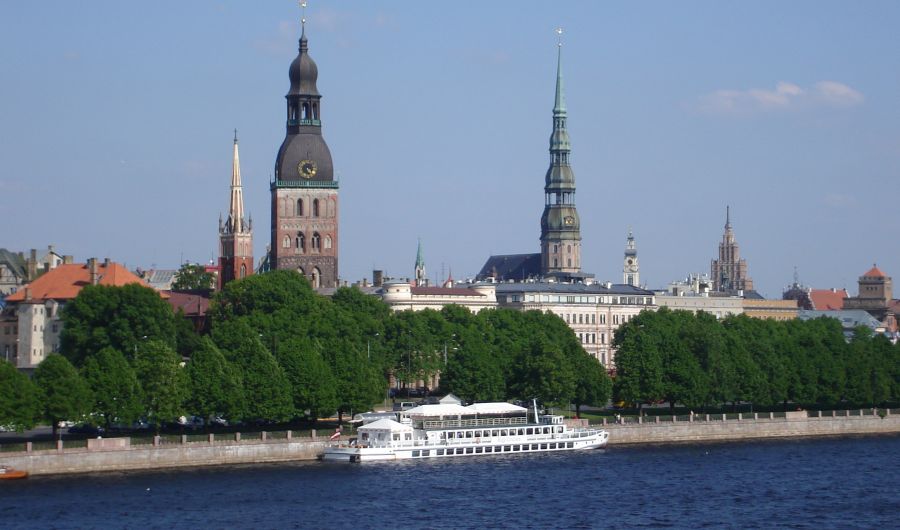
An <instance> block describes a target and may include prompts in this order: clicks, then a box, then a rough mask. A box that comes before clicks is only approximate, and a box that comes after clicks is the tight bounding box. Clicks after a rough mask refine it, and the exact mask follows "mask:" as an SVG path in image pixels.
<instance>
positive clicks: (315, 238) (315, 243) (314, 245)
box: [310, 232, 322, 252]
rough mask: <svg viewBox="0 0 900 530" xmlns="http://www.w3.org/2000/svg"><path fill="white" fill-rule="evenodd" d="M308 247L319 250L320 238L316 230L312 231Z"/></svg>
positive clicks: (315, 250) (314, 250) (320, 245)
mask: <svg viewBox="0 0 900 530" xmlns="http://www.w3.org/2000/svg"><path fill="white" fill-rule="evenodd" d="M310 248H311V249H312V251H313V252H318V251H319V250H321V248H322V238H321V237H320V236H319V233H318V232H313V236H312V241H311V244H310Z"/></svg>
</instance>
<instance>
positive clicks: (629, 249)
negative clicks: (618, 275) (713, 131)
mask: <svg viewBox="0 0 900 530" xmlns="http://www.w3.org/2000/svg"><path fill="white" fill-rule="evenodd" d="M622 282H623V283H624V284H625V285H633V286H635V287H640V285H641V273H640V268H639V266H638V256H637V248H636V247H635V246H634V234H633V233H632V232H631V229H629V230H628V239H627V240H626V242H625V258H624V260H623V262H622Z"/></svg>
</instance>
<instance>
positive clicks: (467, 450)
mask: <svg viewBox="0 0 900 530" xmlns="http://www.w3.org/2000/svg"><path fill="white" fill-rule="evenodd" d="M472 449H474V447H466V454H468V455H470V454H472Z"/></svg>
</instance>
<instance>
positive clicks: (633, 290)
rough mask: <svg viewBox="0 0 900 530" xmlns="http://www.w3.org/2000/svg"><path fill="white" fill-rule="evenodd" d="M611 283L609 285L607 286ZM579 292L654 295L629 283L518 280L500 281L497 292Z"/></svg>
mask: <svg viewBox="0 0 900 530" xmlns="http://www.w3.org/2000/svg"><path fill="white" fill-rule="evenodd" d="M607 285H609V287H607ZM524 292H545V293H579V294H619V295H622V294H624V295H634V296H653V294H654V293H653V291H648V290H647V289H641V288H640V287H635V286H634V285H628V284H624V283H622V284H618V283H617V284H603V283H592V284H590V285H588V284H585V283H560V282H516V283H498V284H497V294H501V293H524Z"/></svg>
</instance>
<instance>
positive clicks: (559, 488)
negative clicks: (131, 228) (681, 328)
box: [0, 436, 900, 529]
mask: <svg viewBox="0 0 900 530" xmlns="http://www.w3.org/2000/svg"><path fill="white" fill-rule="evenodd" d="M898 456H900V436H874V437H852V438H825V439H821V438H820V439H796V440H775V441H764V442H741V443H716V444H691V445H668V446H642V447H615V446H613V447H609V448H608V449H605V450H598V451H590V452H580V453H575V452H569V453H553V454H531V455H529V454H523V455H501V456H484V457H478V458H465V457H461V458H447V459H439V460H431V461H422V460H420V461H415V462H409V461H407V462H385V463H365V464H323V463H318V462H303V463H295V464H273V465H256V466H229V467H216V468H193V469H179V470H170V471H152V472H147V471H144V472H127V473H108V474H93V475H79V476H51V477H36V478H30V479H28V480H25V481H6V482H0V527H4V528H111V527H112V528H142V529H143V528H172V527H181V528H207V527H212V528H327V529H336V528H361V529H362V528H400V529H405V528H625V527H651V528H702V527H712V528H719V527H740V528H772V527H792V528H816V529H818V528H896V525H897V517H898V516H900V493H898V492H900V470H898Z"/></svg>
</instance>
